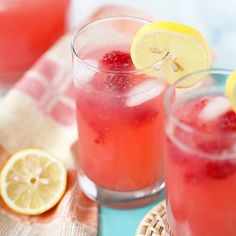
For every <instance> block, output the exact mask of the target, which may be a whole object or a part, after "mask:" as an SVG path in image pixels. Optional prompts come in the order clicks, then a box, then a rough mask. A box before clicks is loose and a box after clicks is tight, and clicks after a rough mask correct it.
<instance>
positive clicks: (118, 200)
mask: <svg viewBox="0 0 236 236" xmlns="http://www.w3.org/2000/svg"><path fill="white" fill-rule="evenodd" d="M79 184H80V188H81V190H82V191H83V192H84V193H85V195H87V196H88V197H89V198H90V199H92V200H94V201H97V202H98V203H100V204H102V205H106V206H108V207H112V208H122V209H129V208H136V207H140V206H142V205H146V204H148V203H150V202H152V201H154V200H155V199H157V198H158V197H159V196H160V195H161V192H162V190H163V189H164V188H165V183H164V182H163V183H156V184H155V185H153V186H150V187H148V188H145V189H142V190H138V191H129V192H121V191H113V190H109V189H105V188H102V187H100V186H98V185H96V184H95V183H94V182H93V181H91V180H90V179H89V178H88V177H87V176H85V175H84V174H81V173H80V174H79Z"/></svg>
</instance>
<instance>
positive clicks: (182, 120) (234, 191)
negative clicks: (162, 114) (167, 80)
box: [165, 69, 236, 236]
mask: <svg viewBox="0 0 236 236" xmlns="http://www.w3.org/2000/svg"><path fill="white" fill-rule="evenodd" d="M230 73H231V71H228V70H220V69H212V70H205V71H199V72H196V73H193V74H190V75H187V76H185V77H184V78H182V79H180V80H179V81H178V82H176V83H175V84H174V85H173V86H172V87H170V89H169V90H168V91H167V93H166V97H165V108H166V113H167V126H166V133H167V154H166V191H167V193H166V195H167V216H168V227H167V228H168V229H167V231H168V234H167V235H172V236H183V235H186V236H204V235H207V236H222V235H227V236H234V235H235V233H236V204H235V199H236V113H235V112H234V111H233V110H232V109H231V107H230V104H229V101H228V99H227V98H226V96H225V83H226V80H227V78H228V76H229V74H230ZM194 78H195V79H196V78H197V79H201V82H200V83H199V84H198V85H196V86H195V87H192V88H188V89H180V88H179V89H178V85H179V84H180V83H181V82H182V81H185V80H192V79H194Z"/></svg>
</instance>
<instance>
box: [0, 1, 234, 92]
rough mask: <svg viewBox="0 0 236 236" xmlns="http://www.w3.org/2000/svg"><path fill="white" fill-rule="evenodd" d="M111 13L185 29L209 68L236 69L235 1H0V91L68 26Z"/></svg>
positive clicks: (77, 24) (11, 82) (23, 71)
mask: <svg viewBox="0 0 236 236" xmlns="http://www.w3.org/2000/svg"><path fill="white" fill-rule="evenodd" d="M107 4H110V6H108V7H104V8H102V7H103V6H105V5H107ZM111 4H115V5H118V4H119V5H121V6H122V7H121V8H118V9H117V7H116V6H114V5H113V6H111ZM133 8H134V9H137V10H138V11H134V10H133ZM68 9H69V10H68ZM98 9H99V10H98ZM95 11H96V14H94V12H95ZM117 12H124V14H123V15H136V16H137V15H138V16H140V15H141V16H143V15H144V14H143V12H146V15H147V16H152V17H153V19H156V20H162V21H175V22H179V23H183V24H187V25H191V26H193V27H195V28H197V29H199V30H200V31H201V32H202V33H203V34H204V35H205V37H206V39H207V40H208V42H209V44H210V46H211V49H212V55H213V64H212V67H220V68H225V69H234V68H236V1H235V0H224V1H223V0H202V1H199V0H119V1H115V0H47V1H45V0H34V1H31V0H0V88H2V87H5V88H7V89H8V88H10V87H11V86H12V85H13V84H14V83H15V82H16V81H17V80H18V79H19V78H21V77H22V75H23V74H24V73H25V72H26V71H27V70H28V69H29V68H30V67H31V66H32V65H33V64H34V63H35V62H36V61H37V60H38V59H39V58H40V56H41V55H42V54H43V53H44V52H45V51H47V50H48V49H49V48H50V47H51V46H52V45H53V44H54V43H55V42H56V41H57V40H58V38H60V37H61V36H62V35H63V34H64V33H65V32H66V31H67V28H68V26H69V29H71V30H72V29H73V30H74V29H77V30H78V28H79V27H80V26H81V25H82V24H83V23H84V22H85V21H86V20H87V19H88V17H90V16H91V14H92V18H94V17H95V18H99V16H101V15H103V16H104V15H113V16H114V15H117ZM134 12H135V13H134ZM140 12H141V13H140ZM65 50H66V49H65ZM68 50H69V49H68ZM5 90H6V89H5Z"/></svg>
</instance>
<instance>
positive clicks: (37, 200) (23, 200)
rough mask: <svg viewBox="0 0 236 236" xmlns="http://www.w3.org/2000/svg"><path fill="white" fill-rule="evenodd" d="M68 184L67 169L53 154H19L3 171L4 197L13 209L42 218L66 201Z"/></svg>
mask: <svg viewBox="0 0 236 236" xmlns="http://www.w3.org/2000/svg"><path fill="white" fill-rule="evenodd" d="M66 183H67V172H66V169H65V168H64V166H63V165H62V164H61V163H60V162H59V161H58V160H57V159H56V158H54V157H53V156H51V155H50V154H48V153H46V152H44V151H42V150H38V149H25V150H22V151H19V152H17V153H15V154H14V155H13V156H11V158H10V159H9V160H8V161H7V163H6V164H5V165H4V167H3V169H2V171H1V178H0V189H1V196H2V199H3V201H4V202H5V203H6V205H7V206H8V207H9V208H11V209H12V210H14V211H16V212H17V213H20V214H25V215H39V214H41V213H43V212H45V211H47V210H49V209H51V208H52V207H54V206H55V205H56V204H57V203H58V202H59V200H60V199H61V198H62V196H63V194H64V192H65V189H66Z"/></svg>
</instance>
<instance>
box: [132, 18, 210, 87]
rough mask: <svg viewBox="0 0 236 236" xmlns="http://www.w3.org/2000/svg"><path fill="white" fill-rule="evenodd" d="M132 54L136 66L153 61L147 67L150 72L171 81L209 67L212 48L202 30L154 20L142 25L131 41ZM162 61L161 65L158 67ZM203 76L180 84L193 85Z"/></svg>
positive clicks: (183, 85) (143, 66)
mask: <svg viewBox="0 0 236 236" xmlns="http://www.w3.org/2000/svg"><path fill="white" fill-rule="evenodd" d="M130 50H131V51H130V52H131V58H132V61H133V63H134V65H135V66H136V68H138V69H141V68H145V67H149V66H151V65H154V67H153V68H155V64H156V69H154V70H153V69H151V70H149V71H147V73H148V74H149V75H151V76H159V75H160V70H161V75H162V76H164V77H165V80H166V82H167V83H168V84H173V83H174V82H175V81H176V80H178V79H180V78H181V77H182V76H184V75H186V74H188V73H191V72H194V71H197V70H202V69H208V68H209V67H210V59H211V57H210V50H209V47H208V44H207V42H206V40H205V39H204V37H203V36H202V34H201V33H200V32H199V31H198V30H196V29H194V28H192V27H190V26H186V25H183V24H178V23H174V22H154V23H150V24H146V25H144V26H143V27H141V28H140V29H139V30H138V32H137V33H136V35H135V37H134V38H133V41H132V44H131V49H130ZM160 63H161V68H159V66H160ZM201 79H202V78H199V77H191V80H188V81H184V82H182V83H181V84H179V87H191V86H193V85H195V84H196V83H198V82H199V81H200V80H201Z"/></svg>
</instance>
